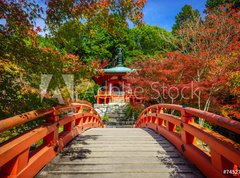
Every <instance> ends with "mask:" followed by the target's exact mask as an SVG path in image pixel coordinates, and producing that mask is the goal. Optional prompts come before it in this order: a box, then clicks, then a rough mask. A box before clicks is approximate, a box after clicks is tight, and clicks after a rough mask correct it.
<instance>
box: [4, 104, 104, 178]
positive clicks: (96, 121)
mask: <svg viewBox="0 0 240 178" xmlns="http://www.w3.org/2000/svg"><path fill="white" fill-rule="evenodd" d="M64 113H65V114H64ZM60 115H62V116H60ZM40 117H46V123H44V124H42V125H40V126H38V127H36V128H34V129H32V130H30V131H28V132H26V133H24V134H22V135H20V136H17V137H16V138H13V139H10V140H8V141H6V142H4V143H3V144H1V145H0V177H23V178H26V177H34V176H35V175H36V174H37V173H38V172H39V171H40V170H41V169H42V168H43V167H44V166H45V165H46V164H47V163H48V162H49V161H51V160H52V159H53V158H54V157H55V156H56V155H57V154H58V152H59V151H60V150H61V149H62V148H63V147H64V146H65V145H66V144H67V143H68V142H69V141H71V140H72V139H73V138H74V137H75V136H77V135H78V134H80V133H82V132H84V131H85V130H87V129H89V128H93V127H104V125H103V123H102V121H101V119H100V116H99V115H98V113H97V112H96V111H95V110H94V108H92V107H91V106H90V105H87V104H79V103H72V104H70V105H69V106H57V107H51V108H47V109H43V110H35V111H31V112H27V113H24V114H21V115H17V116H14V117H11V118H8V119H4V120H1V121H0V133H1V132H3V131H6V130H9V129H12V128H13V127H15V126H19V125H21V124H24V123H27V122H29V121H32V120H35V119H37V118H40ZM60 128H61V131H60ZM39 141H41V142H42V144H41V145H39V146H38V147H37V148H35V149H31V146H32V145H34V144H35V143H37V142H39Z"/></svg>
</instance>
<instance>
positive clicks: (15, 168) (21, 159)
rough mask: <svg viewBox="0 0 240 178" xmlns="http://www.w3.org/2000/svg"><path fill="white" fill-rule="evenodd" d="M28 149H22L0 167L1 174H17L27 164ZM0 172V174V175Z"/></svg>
mask: <svg viewBox="0 0 240 178" xmlns="http://www.w3.org/2000/svg"><path fill="white" fill-rule="evenodd" d="M28 160H29V149H26V150H24V151H23V152H22V153H21V154H19V155H18V156H16V158H14V159H13V160H11V161H10V162H8V163H7V164H6V165H4V166H3V167H2V169H1V174H3V176H4V175H8V176H9V177H10V176H16V175H18V173H19V172H21V170H23V169H24V168H25V167H26V166H27V165H28ZM1 174H0V176H1Z"/></svg>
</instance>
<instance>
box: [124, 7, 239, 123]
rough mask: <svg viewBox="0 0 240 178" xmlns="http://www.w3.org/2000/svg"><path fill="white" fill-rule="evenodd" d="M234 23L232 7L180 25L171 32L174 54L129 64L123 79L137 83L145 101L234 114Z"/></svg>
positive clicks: (236, 19) (236, 43) (236, 66)
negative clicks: (175, 45) (175, 37)
mask: <svg viewBox="0 0 240 178" xmlns="http://www.w3.org/2000/svg"><path fill="white" fill-rule="evenodd" d="M229 6H230V5H229ZM239 21H240V19H239V12H238V11H236V10H234V9H233V10H231V11H225V10H224V7H221V6H220V7H219V10H218V11H209V12H208V15H207V17H206V18H205V20H204V21H201V20H200V19H196V20H195V21H189V22H188V23H185V24H184V25H183V26H182V27H181V28H180V29H179V30H178V31H177V32H176V33H177V34H178V36H179V37H180V39H179V45H178V52H177V51H176V52H170V53H168V54H166V55H165V56H163V55H160V56H159V57H157V58H152V59H149V60H144V61H139V62H138V63H136V64H133V65H132V68H135V69H137V71H138V72H137V73H133V74H131V75H130V76H129V82H130V83H131V84H132V86H133V88H137V87H139V86H141V87H143V89H144V93H143V95H145V96H146V97H145V99H146V101H147V103H148V102H149V103H154V102H155V103H159V102H167V103H169V102H172V103H177V104H184V105H188V106H192V107H198V108H199V109H203V110H206V111H208V110H210V111H212V112H217V113H219V114H220V113H221V112H224V115H225V116H228V117H232V118H234V117H235V118H239V112H238V111H237V110H238V109H237V108H239V92H237V91H238V89H239V82H237V81H238V80H237V74H239V66H240V63H239V62H240V61H239V57H240V54H239V47H240V42H239V34H240V26H239ZM163 84H164V86H163ZM192 87H193V91H194V97H190V96H189V94H190V93H191V88H192ZM187 94H188V95H187ZM164 96H165V97H164ZM184 96H186V97H184ZM226 100H228V102H229V104H226Z"/></svg>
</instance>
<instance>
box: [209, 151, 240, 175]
mask: <svg viewBox="0 0 240 178" xmlns="http://www.w3.org/2000/svg"><path fill="white" fill-rule="evenodd" d="M210 154H211V163H212V166H213V167H214V168H215V169H216V170H217V171H219V172H220V173H223V172H224V170H237V169H238V168H237V165H235V164H234V163H232V162H231V161H229V160H228V159H227V158H225V157H224V156H223V155H221V154H219V153H218V151H217V150H215V149H214V148H211V151H210Z"/></svg>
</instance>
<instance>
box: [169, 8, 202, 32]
mask: <svg viewBox="0 0 240 178" xmlns="http://www.w3.org/2000/svg"><path fill="white" fill-rule="evenodd" d="M199 18H200V13H199V11H198V10H197V9H196V10H194V9H193V8H192V6H191V5H185V6H183V8H182V11H181V12H179V13H178V14H177V16H176V17H175V24H174V25H173V27H172V31H173V33H175V32H176V30H178V29H179V28H180V27H181V26H182V25H183V24H184V23H186V22H188V21H196V20H197V19H199Z"/></svg>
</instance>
